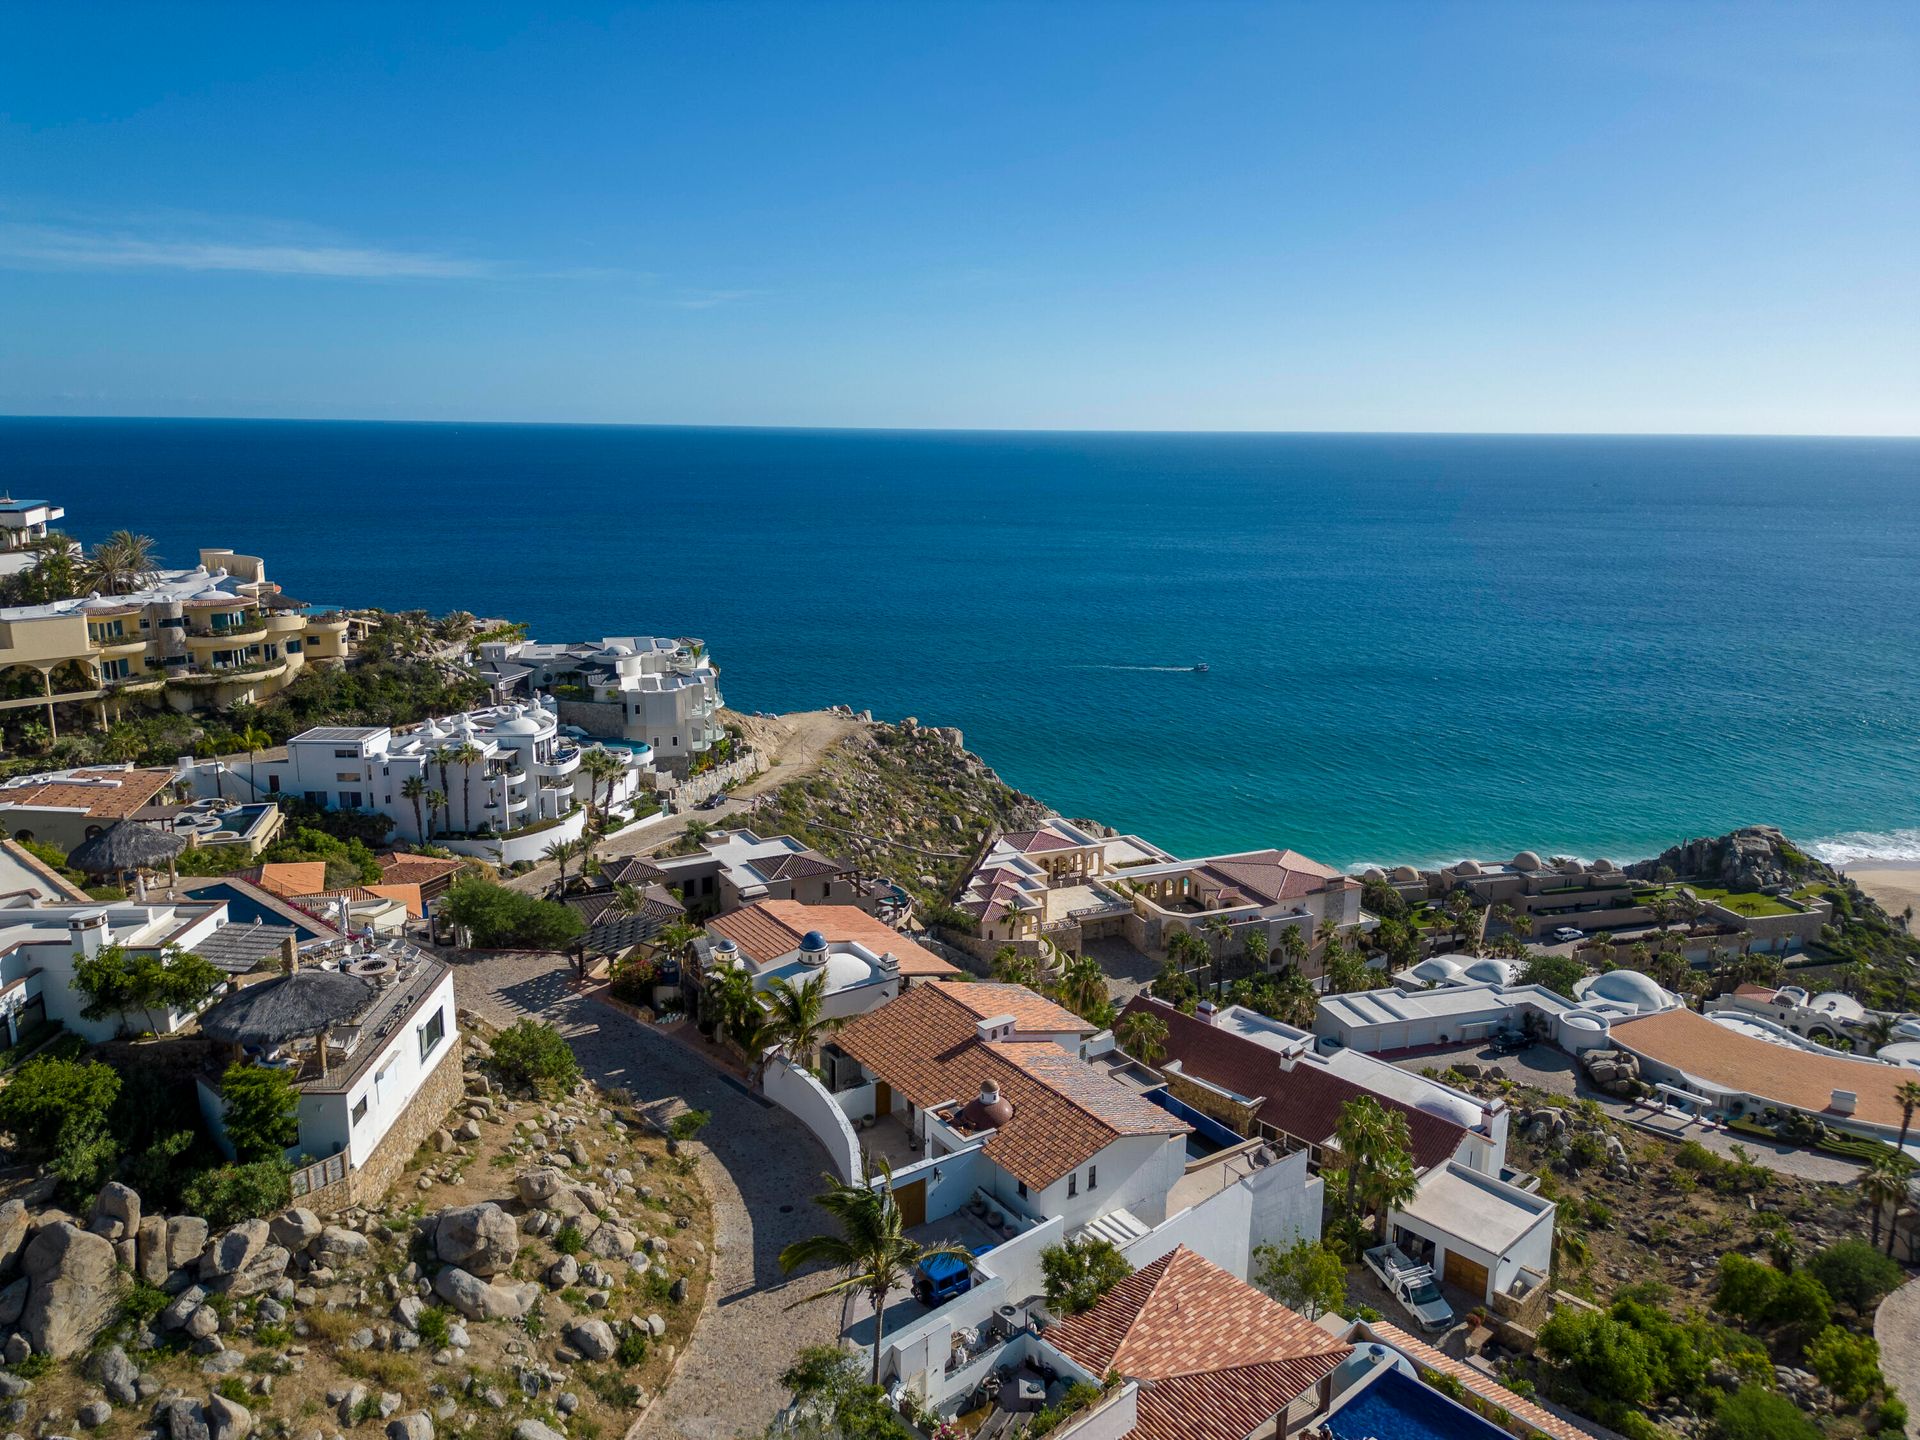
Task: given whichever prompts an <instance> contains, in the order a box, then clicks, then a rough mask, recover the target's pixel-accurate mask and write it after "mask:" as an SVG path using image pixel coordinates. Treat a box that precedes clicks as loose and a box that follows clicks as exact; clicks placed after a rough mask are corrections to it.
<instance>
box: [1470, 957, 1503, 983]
mask: <svg viewBox="0 0 1920 1440" xmlns="http://www.w3.org/2000/svg"><path fill="white" fill-rule="evenodd" d="M1462 973H1463V974H1464V975H1465V976H1466V978H1467V979H1469V980H1477V981H1479V982H1480V983H1481V984H1483V985H1505V984H1506V983H1507V982H1508V981H1509V980H1511V979H1512V978H1513V971H1512V969H1511V967H1509V966H1508V964H1507V962H1506V961H1504V960H1492V959H1487V960H1476V961H1474V962H1473V963H1472V964H1471V965H1469V966H1467V968H1466V970H1465V971H1464V972H1462Z"/></svg>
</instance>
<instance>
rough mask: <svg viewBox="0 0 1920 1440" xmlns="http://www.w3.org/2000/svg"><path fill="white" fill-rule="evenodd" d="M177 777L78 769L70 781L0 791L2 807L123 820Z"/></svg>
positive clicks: (164, 773)
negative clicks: (81, 782) (78, 812)
mask: <svg viewBox="0 0 1920 1440" xmlns="http://www.w3.org/2000/svg"><path fill="white" fill-rule="evenodd" d="M175 778H176V777H175V776H174V773H173V771H171V770H112V769H107V770H75V771H74V772H73V778H72V779H69V780H49V781H48V782H46V783H45V784H43V785H22V786H19V787H18V788H16V789H10V790H5V791H0V809H23V810H77V811H81V812H83V813H84V814H86V815H87V816H89V817H90V818H92V819H95V820H124V819H126V818H127V817H128V816H130V815H132V814H133V812H134V811H136V810H141V809H144V808H146V806H147V805H148V804H150V803H151V802H152V800H153V797H154V796H156V795H158V794H159V793H160V792H161V791H163V790H165V789H166V788H167V787H168V786H169V785H171V784H172V783H173V782H174V779H175ZM78 780H90V781H93V782H94V783H92V784H88V785H82V784H77V783H75V782H76V781H78Z"/></svg>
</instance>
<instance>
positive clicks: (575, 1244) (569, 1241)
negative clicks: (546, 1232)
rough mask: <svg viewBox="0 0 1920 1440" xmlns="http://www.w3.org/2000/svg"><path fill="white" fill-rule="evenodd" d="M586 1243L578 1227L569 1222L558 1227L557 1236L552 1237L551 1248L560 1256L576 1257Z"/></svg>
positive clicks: (585, 1238)
mask: <svg viewBox="0 0 1920 1440" xmlns="http://www.w3.org/2000/svg"><path fill="white" fill-rule="evenodd" d="M586 1243H587V1237H586V1236H584V1235H582V1234H581V1233H580V1227H579V1226H578V1225H576V1224H574V1223H573V1222H572V1221H571V1220H569V1221H568V1222H567V1223H566V1224H564V1225H562V1226H561V1227H560V1232H559V1234H557V1235H555V1236H554V1237H553V1248H554V1249H556V1250H558V1251H559V1252H560V1253H561V1254H562V1255H578V1254H579V1253H580V1251H581V1249H582V1247H584V1246H585V1245H586Z"/></svg>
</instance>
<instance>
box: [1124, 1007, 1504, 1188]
mask: <svg viewBox="0 0 1920 1440" xmlns="http://www.w3.org/2000/svg"><path fill="white" fill-rule="evenodd" d="M1137 1010H1144V1011H1146V1012H1147V1013H1148V1014H1150V1015H1157V1016H1159V1017H1160V1018H1161V1019H1162V1020H1164V1021H1165V1022H1166V1025H1167V1040H1166V1045H1165V1050H1166V1059H1167V1060H1169V1061H1173V1060H1177V1061H1179V1062H1180V1068H1181V1069H1182V1070H1183V1071H1185V1072H1186V1073H1187V1074H1188V1075H1191V1076H1192V1077H1193V1078H1194V1079H1196V1080H1204V1081H1205V1082H1206V1083H1207V1084H1209V1085H1218V1086H1219V1087H1220V1088H1222V1089H1223V1090H1231V1091H1233V1093H1234V1094H1236V1095H1245V1096H1247V1097H1248V1098H1249V1099H1255V1098H1259V1097H1261V1096H1264V1097H1265V1103H1264V1104H1262V1105H1261V1107H1260V1109H1259V1112H1258V1113H1259V1116H1260V1118H1261V1119H1262V1120H1263V1121H1265V1122H1266V1123H1267V1124H1269V1125H1271V1126H1273V1128H1274V1129H1276V1130H1280V1131H1284V1132H1285V1133H1286V1134H1288V1135H1291V1136H1293V1137H1294V1138H1295V1139H1298V1140H1304V1141H1306V1142H1307V1143H1308V1144H1311V1145H1323V1146H1324V1145H1331V1144H1332V1143H1333V1132H1334V1127H1335V1126H1337V1125H1338V1124H1339V1123H1340V1109H1341V1107H1342V1106H1343V1105H1345V1104H1346V1103H1347V1102H1348V1101H1349V1100H1355V1099H1358V1098H1359V1097H1360V1096H1362V1095H1371V1096H1373V1098H1374V1099H1375V1100H1378V1101H1379V1102H1380V1104H1381V1105H1383V1106H1384V1107H1385V1108H1387V1109H1389V1110H1397V1111H1399V1112H1400V1113H1401V1114H1402V1115H1404V1116H1406V1117H1407V1136H1408V1138H1409V1139H1411V1140H1412V1141H1413V1163H1414V1164H1415V1165H1417V1166H1418V1167H1419V1168H1420V1169H1422V1170H1429V1169H1432V1168H1433V1167H1434V1166H1435V1165H1442V1164H1445V1163H1446V1162H1447V1161H1448V1160H1450V1159H1452V1158H1453V1155H1454V1152H1456V1151H1457V1150H1459V1148H1460V1142H1461V1141H1463V1140H1465V1139H1466V1137H1467V1132H1466V1130H1465V1129H1464V1128H1462V1127H1461V1126H1459V1125H1456V1124H1454V1123H1453V1121H1451V1120H1448V1119H1446V1118H1445V1117H1444V1116H1440V1115H1434V1114H1431V1113H1430V1112H1428V1111H1425V1110H1421V1109H1418V1108H1417V1107H1415V1106H1412V1105H1409V1104H1407V1103H1406V1102H1405V1101H1404V1100H1396V1099H1394V1098H1393V1097H1392V1096H1389V1095H1382V1094H1380V1093H1379V1092H1377V1091H1374V1090H1369V1089H1367V1088H1366V1087H1365V1086H1364V1085H1357V1084H1355V1083H1354V1082H1353V1081H1351V1080H1348V1079H1346V1078H1345V1077H1343V1076H1340V1075H1335V1074H1333V1073H1332V1072H1331V1071H1329V1070H1326V1069H1323V1068H1322V1067H1320V1066H1319V1065H1316V1064H1314V1063H1313V1062H1312V1061H1310V1060H1302V1061H1298V1062H1296V1063H1295V1064H1294V1067H1293V1068H1292V1069H1291V1070H1288V1069H1286V1068H1285V1067H1284V1066H1283V1065H1282V1064H1281V1059H1280V1056H1279V1054H1278V1053H1276V1052H1275V1051H1273V1050H1270V1049H1268V1048H1267V1047H1266V1046H1265V1045H1262V1044H1260V1043H1259V1042H1258V1041H1254V1040H1249V1039H1247V1038H1246V1037H1245V1036H1243V1035H1236V1034H1234V1033H1233V1032H1232V1031H1231V1030H1222V1029H1220V1028H1218V1027H1217V1026H1213V1025H1209V1024H1207V1022H1206V1021H1204V1020H1199V1019H1196V1018H1195V1017H1193V1016H1191V1015H1183V1014H1181V1013H1180V1012H1179V1011H1178V1010H1176V1009H1175V1008H1174V1007H1173V1006H1171V1005H1169V1004H1167V1003H1166V1002H1165V1001H1164V1000H1156V999H1154V998H1152V997H1151V996H1148V995H1136V996H1134V998H1133V999H1132V1000H1129V1001H1128V1002H1127V1007H1126V1010H1125V1011H1123V1012H1122V1013H1123V1014H1125V1013H1131V1012H1133V1011H1137Z"/></svg>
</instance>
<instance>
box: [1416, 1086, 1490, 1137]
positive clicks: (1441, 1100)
mask: <svg viewBox="0 0 1920 1440" xmlns="http://www.w3.org/2000/svg"><path fill="white" fill-rule="evenodd" d="M1413 1108H1414V1109H1416V1110H1424V1111H1426V1112H1427V1114H1429V1115H1438V1116H1439V1117H1440V1118H1441V1119H1442V1120H1451V1121H1452V1122H1453V1123H1454V1124H1456V1125H1458V1126H1460V1127H1461V1128H1462V1129H1463V1130H1471V1129H1473V1128H1474V1127H1475V1126H1476V1125H1478V1124H1479V1123H1480V1122H1481V1120H1482V1119H1483V1118H1484V1117H1483V1116H1482V1115H1481V1113H1480V1107H1479V1106H1478V1105H1475V1104H1474V1103H1473V1102H1472V1101H1471V1100H1468V1099H1467V1098H1466V1097H1465V1096H1464V1095H1448V1094H1445V1093H1444V1092H1442V1091H1437V1090H1427V1091H1424V1092H1422V1093H1421V1094H1420V1095H1419V1096H1418V1097H1417V1098H1416V1099H1415V1100H1414V1102H1413Z"/></svg>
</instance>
